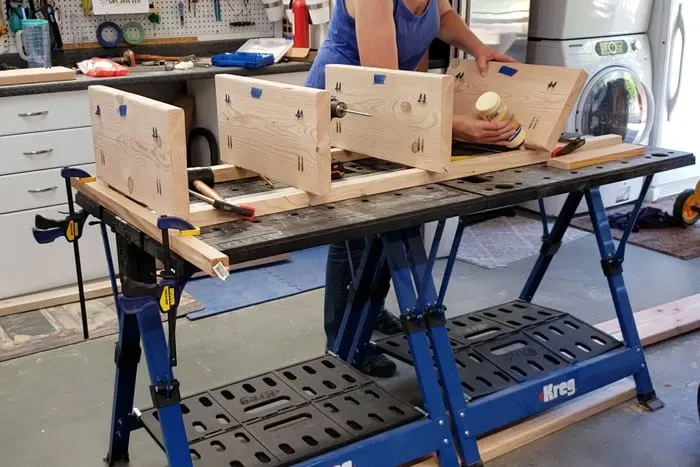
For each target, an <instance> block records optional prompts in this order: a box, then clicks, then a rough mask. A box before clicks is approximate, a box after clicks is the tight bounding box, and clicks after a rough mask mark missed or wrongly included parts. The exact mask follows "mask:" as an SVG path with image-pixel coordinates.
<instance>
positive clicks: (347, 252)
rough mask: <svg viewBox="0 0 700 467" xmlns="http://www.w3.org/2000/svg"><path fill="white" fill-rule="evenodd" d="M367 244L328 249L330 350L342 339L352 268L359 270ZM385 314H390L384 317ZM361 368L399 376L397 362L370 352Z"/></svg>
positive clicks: (356, 242) (326, 312) (326, 318)
mask: <svg viewBox="0 0 700 467" xmlns="http://www.w3.org/2000/svg"><path fill="white" fill-rule="evenodd" d="M365 244H366V242H365V240H364V239H361V240H353V241H349V242H342V243H335V244H332V245H330V247H329V249H328V259H327V264H326V287H325V297H324V307H323V315H324V328H325V331H326V345H327V347H328V348H329V349H330V348H332V347H333V344H334V342H335V339H336V337H337V336H338V332H339V330H340V326H341V324H342V321H343V315H344V313H345V308H346V306H347V303H348V292H349V287H350V285H351V284H352V278H353V274H354V271H352V270H351V264H350V261H352V267H354V268H357V266H358V265H359V264H360V261H361V259H362V253H363V251H364V247H365ZM384 314H386V311H385V312H383V313H382V315H384ZM378 321H382V322H386V318H383V317H382V316H380V318H379V320H378ZM385 327H386V326H385ZM400 330H401V328H400V327H399V331H400ZM357 367H358V369H359V370H360V371H362V372H364V373H367V374H369V375H371V376H379V377H389V376H392V375H394V373H395V372H396V365H395V364H394V362H392V361H391V360H389V359H388V358H387V357H386V356H384V355H382V354H381V353H379V352H378V351H375V350H372V351H370V352H368V353H367V356H366V358H365V359H364V360H363V361H362V362H360V363H359V364H358V365H357Z"/></svg>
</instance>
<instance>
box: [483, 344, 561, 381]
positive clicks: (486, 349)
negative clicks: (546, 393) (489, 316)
mask: <svg viewBox="0 0 700 467" xmlns="http://www.w3.org/2000/svg"><path fill="white" fill-rule="evenodd" d="M473 349H474V350H475V351H476V352H477V353H478V354H479V355H481V356H482V357H484V358H485V359H486V360H489V361H491V362H492V363H494V364H495V365H496V366H498V367H500V368H502V369H504V370H505V371H507V372H508V374H509V375H510V376H511V377H513V378H515V380H516V381H518V382H523V381H527V380H530V379H533V378H537V377H540V376H543V375H545V374H547V373H550V372H552V371H555V370H558V369H560V368H564V366H566V365H567V362H565V361H564V360H563V359H561V358H559V357H558V356H557V354H556V353H554V352H552V351H550V350H549V349H547V348H546V347H545V346H543V345H541V344H539V343H538V342H537V341H535V340H534V339H532V338H531V337H529V336H527V335H526V334H525V333H524V332H518V331H516V332H514V333H513V334H510V335H507V336H503V337H499V338H497V339H493V340H490V341H487V342H483V343H481V344H477V345H475V346H473Z"/></svg>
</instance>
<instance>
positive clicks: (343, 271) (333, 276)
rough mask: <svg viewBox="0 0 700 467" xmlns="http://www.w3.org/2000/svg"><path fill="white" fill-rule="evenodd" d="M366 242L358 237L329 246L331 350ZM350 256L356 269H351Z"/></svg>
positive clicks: (327, 325) (327, 315)
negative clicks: (357, 238)
mask: <svg viewBox="0 0 700 467" xmlns="http://www.w3.org/2000/svg"><path fill="white" fill-rule="evenodd" d="M367 241H368V240H367V239H359V240H351V241H348V242H342V243H334V244H332V245H330V247H329V249H328V260H327V263H326V289H325V297H324V306H323V318H324V328H325V330H326V345H327V346H328V348H329V349H332V348H333V344H334V342H335V339H336V337H338V332H339V331H340V325H341V324H342V322H343V315H344V314H345V308H346V306H347V303H348V289H349V287H350V285H351V284H352V278H353V275H354V274H355V273H356V271H357V268H358V266H359V265H360V261H361V260H362V253H363V252H364V249H365V245H366V244H367ZM351 258H352V268H354V269H351V265H350V261H351Z"/></svg>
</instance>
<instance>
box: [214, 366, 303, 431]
mask: <svg viewBox="0 0 700 467" xmlns="http://www.w3.org/2000/svg"><path fill="white" fill-rule="evenodd" d="M209 392H210V393H211V394H212V395H213V397H214V399H216V401H217V402H218V403H219V404H220V405H221V406H222V407H223V408H224V409H226V411H227V412H228V413H230V414H231V415H233V416H234V417H235V419H236V420H238V421H239V422H241V423H244V422H249V421H251V420H256V419H258V418H264V417H267V416H269V415H274V414H277V413H279V412H282V411H284V410H288V409H291V408H294V407H296V406H298V405H300V404H302V403H304V402H306V399H305V398H304V397H302V396H301V395H300V394H299V393H297V392H296V391H295V390H294V389H292V388H291V387H290V386H288V385H287V384H286V383H285V382H284V381H282V379H281V378H280V377H279V376H278V375H276V374H275V373H267V374H264V375H261V376H256V377H254V378H249V379H247V380H244V381H240V382H237V383H233V384H229V385H228V386H224V387H220V388H218V389H210V390H209Z"/></svg>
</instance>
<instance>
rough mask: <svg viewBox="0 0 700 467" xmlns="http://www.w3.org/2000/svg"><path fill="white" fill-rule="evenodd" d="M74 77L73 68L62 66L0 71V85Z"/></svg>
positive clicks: (66, 79)
mask: <svg viewBox="0 0 700 467" xmlns="http://www.w3.org/2000/svg"><path fill="white" fill-rule="evenodd" d="M74 79H75V70H71V69H70V68H66V67H63V66H54V67H51V68H21V69H19V70H2V71H0V86H11V85H15V84H33V83H47V82H51V81H71V80H74Z"/></svg>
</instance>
